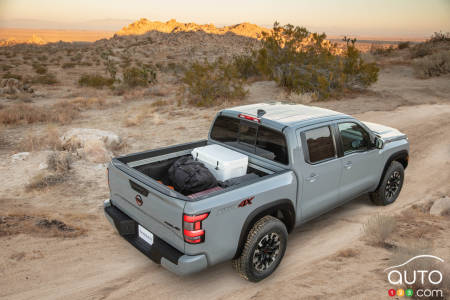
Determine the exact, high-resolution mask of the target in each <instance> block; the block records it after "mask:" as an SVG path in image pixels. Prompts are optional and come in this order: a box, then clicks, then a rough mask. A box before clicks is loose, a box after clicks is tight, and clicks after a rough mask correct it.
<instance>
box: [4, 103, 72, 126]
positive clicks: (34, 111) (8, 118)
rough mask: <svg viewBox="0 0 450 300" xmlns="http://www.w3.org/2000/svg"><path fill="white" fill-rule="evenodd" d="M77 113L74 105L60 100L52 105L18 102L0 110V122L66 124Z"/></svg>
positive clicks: (8, 123) (14, 123)
mask: <svg viewBox="0 0 450 300" xmlns="http://www.w3.org/2000/svg"><path fill="white" fill-rule="evenodd" d="M78 114H79V110H78V109H77V107H76V106H74V105H73V104H70V103H66V102H61V103H57V104H54V105H42V106H35V105H31V104H25V103H18V104H13V105H8V106H7V107H5V108H4V109H2V110H0V123H1V124H4V125H17V124H33V123H59V124H68V123H70V122H71V121H72V120H73V119H75V118H76V117H77V116H78Z"/></svg>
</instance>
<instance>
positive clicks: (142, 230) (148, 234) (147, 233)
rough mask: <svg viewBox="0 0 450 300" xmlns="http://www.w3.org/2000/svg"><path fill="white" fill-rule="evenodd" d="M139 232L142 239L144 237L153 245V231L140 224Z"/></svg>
mask: <svg viewBox="0 0 450 300" xmlns="http://www.w3.org/2000/svg"><path fill="white" fill-rule="evenodd" d="M138 234H139V237H140V238H141V239H143V240H144V241H146V242H147V243H149V244H150V245H153V233H151V232H150V231H148V230H147V229H145V228H144V227H142V226H141V225H138Z"/></svg>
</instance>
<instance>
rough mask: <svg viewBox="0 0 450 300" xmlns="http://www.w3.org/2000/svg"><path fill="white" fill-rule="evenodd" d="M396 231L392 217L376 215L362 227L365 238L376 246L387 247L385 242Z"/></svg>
mask: <svg viewBox="0 0 450 300" xmlns="http://www.w3.org/2000/svg"><path fill="white" fill-rule="evenodd" d="M395 229H396V221H395V218H394V217H392V216H386V215H381V214H377V215H375V216H372V217H370V218H369V220H368V221H367V223H366V224H364V225H363V231H364V234H365V238H367V239H368V240H369V242H371V243H373V244H374V245H378V246H387V245H388V244H387V240H388V239H389V238H390V237H391V236H392V233H393V232H394V230H395Z"/></svg>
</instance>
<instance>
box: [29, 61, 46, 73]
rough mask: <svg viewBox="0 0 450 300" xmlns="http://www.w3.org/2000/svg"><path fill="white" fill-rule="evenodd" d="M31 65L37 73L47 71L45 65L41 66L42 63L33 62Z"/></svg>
mask: <svg viewBox="0 0 450 300" xmlns="http://www.w3.org/2000/svg"><path fill="white" fill-rule="evenodd" d="M32 66H33V70H34V71H35V72H36V73H38V74H41V75H42V74H45V73H47V71H48V70H47V67H45V66H43V65H41V64H36V63H35V64H33V65H32Z"/></svg>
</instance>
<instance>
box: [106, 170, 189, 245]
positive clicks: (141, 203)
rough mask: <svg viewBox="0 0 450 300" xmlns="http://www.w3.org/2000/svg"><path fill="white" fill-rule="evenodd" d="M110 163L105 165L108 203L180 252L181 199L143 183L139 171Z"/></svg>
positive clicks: (181, 238) (182, 242)
mask: <svg viewBox="0 0 450 300" xmlns="http://www.w3.org/2000/svg"><path fill="white" fill-rule="evenodd" d="M133 171H134V170H132V169H131V168H130V171H129V172H128V171H126V172H125V171H124V169H123V168H122V167H121V168H120V169H119V168H117V167H116V166H114V164H111V165H110V166H109V168H108V172H109V174H108V176H109V181H110V189H111V190H110V193H111V203H112V204H113V205H114V206H116V207H117V208H119V209H120V210H121V211H122V212H123V213H125V214H126V215H128V217H130V218H131V219H133V220H135V221H136V222H137V223H139V224H140V225H141V226H143V227H144V228H145V229H147V230H148V231H150V232H151V233H153V234H154V235H156V236H157V237H159V238H160V239H162V240H164V241H165V242H167V243H168V244H170V245H171V246H173V247H174V248H176V249H177V250H179V251H180V252H184V239H183V233H182V228H183V224H182V219H183V211H184V205H185V201H183V200H180V199H176V198H174V197H170V196H168V195H165V194H163V193H160V192H159V191H158V190H156V189H154V188H152V187H150V186H149V185H148V183H145V181H146V179H143V178H140V176H139V174H133Z"/></svg>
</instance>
